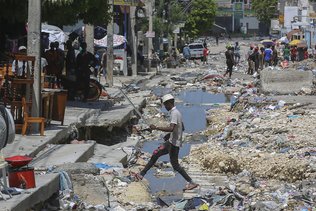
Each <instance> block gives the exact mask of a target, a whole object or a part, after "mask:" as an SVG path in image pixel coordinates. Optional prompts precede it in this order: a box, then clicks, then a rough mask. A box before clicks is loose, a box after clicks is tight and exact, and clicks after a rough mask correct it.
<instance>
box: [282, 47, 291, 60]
mask: <svg viewBox="0 0 316 211" xmlns="http://www.w3.org/2000/svg"><path fill="white" fill-rule="evenodd" d="M283 58H284V59H285V60H287V61H289V60H290V49H289V46H288V45H285V47H284V50H283Z"/></svg>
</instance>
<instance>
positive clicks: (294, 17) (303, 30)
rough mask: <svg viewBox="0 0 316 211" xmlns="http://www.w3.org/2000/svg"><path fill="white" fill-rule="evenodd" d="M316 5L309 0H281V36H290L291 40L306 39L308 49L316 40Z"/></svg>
mask: <svg viewBox="0 0 316 211" xmlns="http://www.w3.org/2000/svg"><path fill="white" fill-rule="evenodd" d="M315 9H316V3H314V2H309V1H308V0H280V1H279V25H280V35H281V36H284V35H285V34H287V35H288V38H289V39H290V40H293V39H305V40H306V42H307V45H308V47H311V46H314V45H315V44H316V43H315V40H316V32H315V28H316V12H315Z"/></svg>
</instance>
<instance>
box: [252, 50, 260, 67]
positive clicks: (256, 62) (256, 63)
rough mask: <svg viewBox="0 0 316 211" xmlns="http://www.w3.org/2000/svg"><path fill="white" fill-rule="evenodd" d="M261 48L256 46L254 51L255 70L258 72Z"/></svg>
mask: <svg viewBox="0 0 316 211" xmlns="http://www.w3.org/2000/svg"><path fill="white" fill-rule="evenodd" d="M259 56H260V54H259V48H258V47H256V48H255V50H254V52H253V61H254V70H255V72H257V73H258V70H259Z"/></svg>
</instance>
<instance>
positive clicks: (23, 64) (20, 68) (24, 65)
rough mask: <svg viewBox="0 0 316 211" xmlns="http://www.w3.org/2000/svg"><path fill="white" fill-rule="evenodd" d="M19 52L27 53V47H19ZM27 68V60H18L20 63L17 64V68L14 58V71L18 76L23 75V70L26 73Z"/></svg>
mask: <svg viewBox="0 0 316 211" xmlns="http://www.w3.org/2000/svg"><path fill="white" fill-rule="evenodd" d="M19 54H25V55H26V47H25V46H20V47H19ZM27 68H28V67H27V62H25V61H18V65H17V68H16V60H13V63H12V72H13V74H15V75H16V76H23V72H24V74H26V71H27Z"/></svg>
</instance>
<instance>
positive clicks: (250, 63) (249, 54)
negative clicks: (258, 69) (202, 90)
mask: <svg viewBox="0 0 316 211" xmlns="http://www.w3.org/2000/svg"><path fill="white" fill-rule="evenodd" d="M252 54H253V46H252V45H251V46H250V47H249V50H248V52H247V54H246V59H247V62H248V70H247V74H250V73H251V72H253V68H254V67H253V66H254V65H253V59H252Z"/></svg>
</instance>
